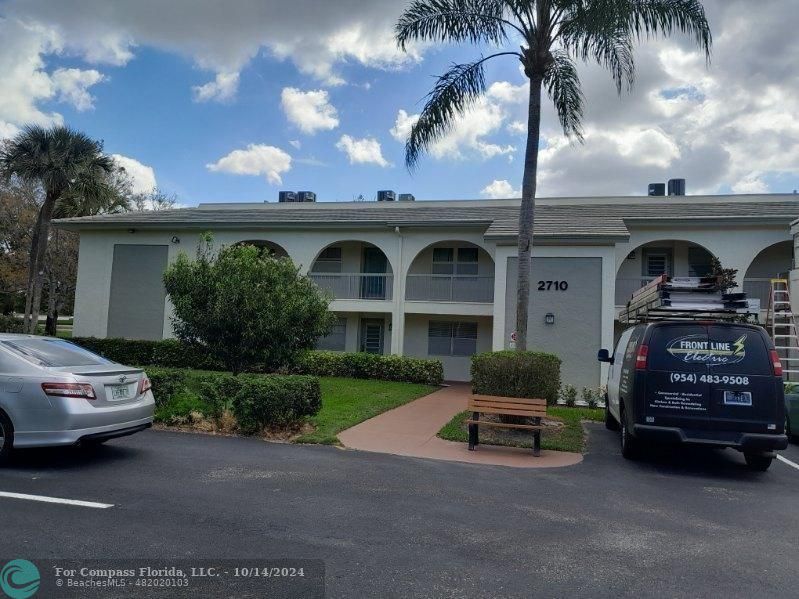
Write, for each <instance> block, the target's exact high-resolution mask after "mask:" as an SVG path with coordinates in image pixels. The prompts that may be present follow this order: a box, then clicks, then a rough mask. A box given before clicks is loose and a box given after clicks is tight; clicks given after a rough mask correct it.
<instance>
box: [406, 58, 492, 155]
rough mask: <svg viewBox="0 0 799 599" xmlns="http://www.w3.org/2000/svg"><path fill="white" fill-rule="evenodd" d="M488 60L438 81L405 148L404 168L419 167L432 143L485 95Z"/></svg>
mask: <svg viewBox="0 0 799 599" xmlns="http://www.w3.org/2000/svg"><path fill="white" fill-rule="evenodd" d="M488 58H491V57H488ZM488 58H480V60H477V61H475V62H470V63H466V64H455V65H452V67H451V68H450V70H449V71H447V72H446V73H444V74H443V75H441V76H440V77H439V78H438V81H436V84H435V86H434V87H433V90H432V91H431V92H430V93H429V94H428V95H427V103H426V104H425V106H424V109H422V113H421V114H420V115H419V120H417V121H416V123H415V124H414V125H413V127H412V128H411V134H410V135H409V136H408V141H407V143H406V144H405V165H406V166H407V167H408V170H413V169H414V168H415V167H416V164H417V162H418V161H419V158H420V156H421V154H422V153H423V152H424V151H425V150H427V149H428V147H429V146H430V144H431V143H433V142H434V141H435V140H436V139H439V138H440V137H441V136H442V135H444V134H445V133H447V132H448V131H449V130H450V128H451V127H452V124H453V121H454V120H455V117H457V116H458V115H460V114H463V112H464V111H465V110H466V109H467V108H468V107H469V106H470V105H471V104H472V103H474V101H475V100H477V98H479V97H480V96H482V95H483V94H484V93H485V90H486V84H485V75H484V73H483V63H484V62H485V61H486V60H488Z"/></svg>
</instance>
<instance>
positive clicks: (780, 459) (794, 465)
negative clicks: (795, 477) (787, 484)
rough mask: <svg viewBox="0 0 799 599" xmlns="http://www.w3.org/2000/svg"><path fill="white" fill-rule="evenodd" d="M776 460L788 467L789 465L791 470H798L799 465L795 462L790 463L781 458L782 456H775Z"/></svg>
mask: <svg viewBox="0 0 799 599" xmlns="http://www.w3.org/2000/svg"><path fill="white" fill-rule="evenodd" d="M777 459H778V460H779V461H780V462H783V463H785V464H788V465H789V466H790V467H791V468H796V469H797V470H799V464H797V463H796V462H792V461H791V460H789V459H788V458H784V457H782V456H781V455H779V454H777Z"/></svg>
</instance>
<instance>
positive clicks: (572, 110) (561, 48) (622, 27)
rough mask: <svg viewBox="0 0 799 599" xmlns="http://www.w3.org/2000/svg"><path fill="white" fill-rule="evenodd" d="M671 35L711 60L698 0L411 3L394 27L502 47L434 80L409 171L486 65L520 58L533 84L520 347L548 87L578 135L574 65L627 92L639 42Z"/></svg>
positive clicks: (569, 130) (476, 94)
mask: <svg viewBox="0 0 799 599" xmlns="http://www.w3.org/2000/svg"><path fill="white" fill-rule="evenodd" d="M675 31H679V32H682V33H685V34H689V35H691V36H693V38H694V40H695V41H696V44H697V45H698V46H699V47H700V48H701V50H702V51H703V52H704V53H705V56H706V58H707V59H708V60H709V59H710V47H711V43H712V38H711V33H710V26H709V25H708V22H707V19H706V17H705V10H704V8H703V6H702V3H701V1H700V0H414V1H413V2H412V3H411V4H410V6H408V8H407V9H406V10H405V12H404V13H403V14H402V16H401V17H400V19H399V21H398V23H397V26H396V39H397V43H398V45H399V47H400V48H401V49H402V50H405V48H406V46H407V45H408V44H409V43H411V42H414V41H428V42H430V41H432V42H452V43H471V44H476V45H488V46H491V47H493V48H495V49H497V50H500V51H498V52H494V53H492V54H489V55H488V56H481V57H480V58H479V59H477V60H475V61H474V62H470V63H465V64H454V65H452V67H451V68H450V70H449V71H447V72H446V73H444V74H443V75H441V76H440V77H439V78H438V81H437V82H436V84H435V86H434V87H433V89H432V91H431V92H430V93H429V94H428V96H427V102H426V104H425V106H424V109H423V110H422V113H421V115H420V116H419V120H418V121H417V122H416V123H415V124H414V126H413V128H412V129H411V133H410V136H409V137H408V140H407V143H406V146H405V163H406V165H407V167H408V169H409V170H413V169H414V168H415V167H416V166H417V164H418V162H419V159H420V157H421V155H422V154H423V153H424V152H425V151H426V150H427V149H428V148H429V146H430V144H432V143H433V142H435V141H436V140H437V139H439V138H440V137H441V136H443V135H444V134H446V133H447V132H448V131H449V130H450V128H451V127H452V125H453V121H454V119H455V118H456V117H457V116H458V115H460V114H462V113H463V112H464V111H466V110H467V109H468V108H469V107H470V106H471V105H472V104H473V103H474V102H475V101H476V100H477V99H478V98H480V97H481V96H482V95H483V94H484V93H485V91H486V83H485V76H484V73H483V65H484V63H485V62H486V61H488V60H491V59H493V58H498V57H500V56H514V57H516V58H517V59H518V60H519V61H520V62H521V64H522V67H523V69H524V74H525V75H526V76H527V78H528V79H529V80H530V87H529V101H528V111H527V145H526V149H525V157H524V177H523V179H522V202H521V209H520V211H519V242H518V250H519V278H518V295H517V304H516V334H517V341H516V348H517V349H519V350H525V349H527V318H528V305H529V299H530V252H531V249H532V244H533V221H534V214H535V194H536V180H537V171H538V145H539V133H540V127H541V92H542V89H543V88H546V91H547V93H548V95H549V97H550V99H551V100H552V102H553V103H554V105H555V109H556V111H557V114H558V118H559V120H560V124H561V126H562V127H563V131H564V133H565V134H566V135H568V136H570V137H573V138H574V139H577V140H579V141H582V139H583V135H582V120H583V102H584V97H583V93H582V90H581V86H580V79H579V77H578V75H577V67H576V61H577V60H582V61H585V62H587V61H596V62H597V63H599V64H600V65H601V66H603V67H605V68H607V69H608V70H609V71H610V73H611V75H612V77H613V79H614V81H615V83H616V88H617V91H618V93H619V94H621V92H622V88H624V87H626V88H627V89H628V91H629V90H631V89H632V86H633V82H634V81H635V62H634V60H633V45H634V44H635V42H636V41H639V40H641V39H642V38H651V37H655V36H657V35H663V36H668V35H671V34H672V33H674V32H675ZM505 47H509V48H513V49H508V50H503V48H505ZM516 48H519V49H518V50H517V49H516Z"/></svg>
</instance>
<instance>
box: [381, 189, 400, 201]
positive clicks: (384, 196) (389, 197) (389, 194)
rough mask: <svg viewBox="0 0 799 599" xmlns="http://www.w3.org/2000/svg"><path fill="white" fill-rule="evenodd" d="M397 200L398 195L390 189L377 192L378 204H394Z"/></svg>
mask: <svg viewBox="0 0 799 599" xmlns="http://www.w3.org/2000/svg"><path fill="white" fill-rule="evenodd" d="M396 199H397V194H395V193H394V192H393V191H392V190H390V189H381V190H380V191H378V192H377V201H378V202H393V201H394V200H396Z"/></svg>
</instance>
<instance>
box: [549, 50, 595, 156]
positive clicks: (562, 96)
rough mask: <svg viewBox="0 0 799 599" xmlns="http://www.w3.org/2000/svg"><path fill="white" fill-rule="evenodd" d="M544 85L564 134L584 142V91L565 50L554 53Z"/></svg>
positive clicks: (575, 69) (575, 68)
mask: <svg viewBox="0 0 799 599" xmlns="http://www.w3.org/2000/svg"><path fill="white" fill-rule="evenodd" d="M544 85H545V86H546V89H547V93H548V94H549V97H550V98H552V102H553V103H554V104H555V109H556V110H557V113H558V120H559V121H560V124H561V126H562V127H563V132H564V133H565V134H566V135H568V136H574V137H576V138H577V139H578V140H579V141H583V125H582V122H583V101H584V99H585V98H584V96H583V91H582V86H581V85H580V78H579V76H578V75H577V67H576V66H575V64H574V61H573V60H572V59H571V57H570V56H569V55H568V54H567V53H566V52H565V51H563V50H555V51H553V52H552V63H551V64H550V66H549V68H548V69H547V71H546V73H545V74H544Z"/></svg>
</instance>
